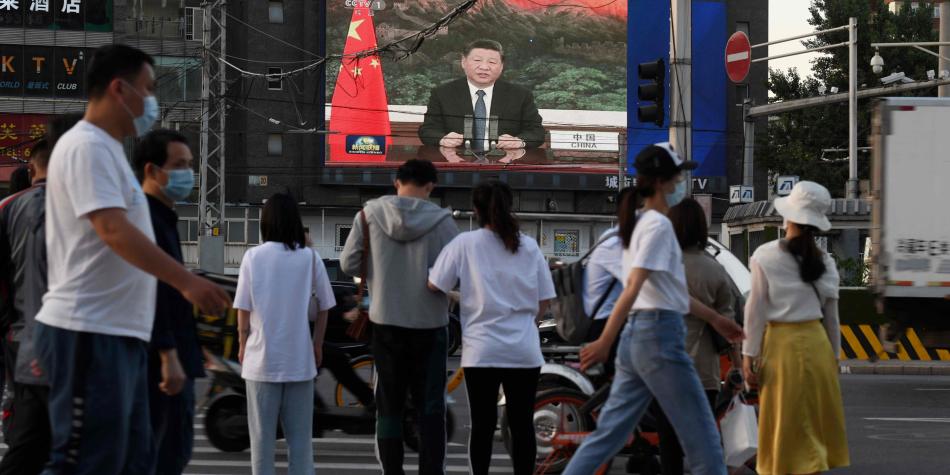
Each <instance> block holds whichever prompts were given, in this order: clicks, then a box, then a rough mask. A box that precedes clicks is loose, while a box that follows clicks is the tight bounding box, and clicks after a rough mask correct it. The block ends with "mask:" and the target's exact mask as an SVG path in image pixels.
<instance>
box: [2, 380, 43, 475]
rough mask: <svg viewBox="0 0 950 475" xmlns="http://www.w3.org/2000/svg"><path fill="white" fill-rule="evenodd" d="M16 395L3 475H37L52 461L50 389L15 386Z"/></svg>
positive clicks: (25, 385)
mask: <svg viewBox="0 0 950 475" xmlns="http://www.w3.org/2000/svg"><path fill="white" fill-rule="evenodd" d="M13 392H14V399H13V406H12V407H11V410H12V412H13V415H12V416H11V418H10V419H9V422H8V425H9V426H10V427H9V429H8V430H7V437H8V438H7V441H6V442H7V445H9V447H10V448H9V450H7V453H6V454H4V456H3V460H2V461H0V475H36V474H38V473H40V472H42V471H43V466H44V465H46V461H47V460H49V452H50V444H52V435H51V434H50V422H49V409H47V404H48V403H49V388H48V387H46V386H39V385H32V384H20V383H15V384H14V385H13Z"/></svg>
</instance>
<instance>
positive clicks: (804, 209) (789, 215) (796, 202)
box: [775, 181, 831, 231]
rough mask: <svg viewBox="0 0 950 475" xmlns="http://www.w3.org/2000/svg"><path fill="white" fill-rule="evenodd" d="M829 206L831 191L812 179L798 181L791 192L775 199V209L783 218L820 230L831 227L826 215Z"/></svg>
mask: <svg viewBox="0 0 950 475" xmlns="http://www.w3.org/2000/svg"><path fill="white" fill-rule="evenodd" d="M830 208H831V193H828V189H827V188H825V187H823V186H821V185H819V184H818V183H815V182H813V181H800V182H798V184H797V185H795V188H792V193H791V194H789V195H788V196H786V197H784V198H776V200H775V211H778V214H780V215H782V217H783V218H785V219H787V220H789V221H791V222H793V223H795V224H802V225H806V226H814V227H816V228H818V229H819V230H821V231H827V230H829V229H831V221H828V216H827V214H828V210H829V209H830Z"/></svg>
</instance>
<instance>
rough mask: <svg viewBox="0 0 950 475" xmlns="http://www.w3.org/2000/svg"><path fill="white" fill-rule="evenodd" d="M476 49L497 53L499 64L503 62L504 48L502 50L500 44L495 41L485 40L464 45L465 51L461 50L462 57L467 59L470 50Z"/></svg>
mask: <svg viewBox="0 0 950 475" xmlns="http://www.w3.org/2000/svg"><path fill="white" fill-rule="evenodd" d="M476 48H478V49H488V50H492V51H497V52H498V54H499V55H501V62H502V63H504V62H505V50H504V48H502V46H501V43H499V42H497V41H495V40H486V39H480V40H475V41H473V42H471V43H469V44H467V45H465V49H464V50H462V55H463V56H466V57H467V56H468V55H469V53H471V52H472V50H473V49H476Z"/></svg>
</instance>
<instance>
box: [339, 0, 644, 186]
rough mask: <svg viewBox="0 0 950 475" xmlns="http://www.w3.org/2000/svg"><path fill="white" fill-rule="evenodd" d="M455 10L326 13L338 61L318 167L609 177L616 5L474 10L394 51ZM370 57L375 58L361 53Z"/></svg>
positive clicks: (426, 3)
mask: <svg viewBox="0 0 950 475" xmlns="http://www.w3.org/2000/svg"><path fill="white" fill-rule="evenodd" d="M464 3H465V2H464V1H463V0H331V1H330V2H329V3H328V4H327V38H326V40H327V54H328V55H343V58H342V59H339V58H336V59H334V61H333V62H331V63H330V65H329V67H328V68H327V76H328V77H327V127H328V129H329V131H330V135H329V137H328V139H327V155H326V162H327V165H329V166H354V167H365V166H384V165H387V164H389V165H394V164H396V163H399V162H402V161H404V160H406V159H409V158H424V159H428V160H431V161H433V162H435V163H436V164H437V165H439V166H442V167H458V168H470V167H502V168H517V169H519V170H539V171H565V170H569V171H577V172H598V173H616V171H617V169H618V167H619V166H621V165H620V164H621V163H622V162H624V161H625V160H624V159H623V158H622V157H621V153H622V146H621V140H622V132H624V131H625V128H626V122H627V118H626V112H625V111H626V108H627V72H626V70H627V51H626V49H627V1H626V0H618V1H613V2H611V1H610V0H572V1H571V2H549V1H535V0H480V1H478V2H477V3H476V4H475V5H474V6H473V7H471V8H470V9H468V10H467V11H465V12H463V13H461V14H460V15H458V17H457V18H456V19H455V20H454V21H453V22H452V23H450V24H448V25H447V26H445V27H442V28H437V29H434V30H431V32H432V34H431V35H429V36H428V37H426V38H425V39H424V40H423V41H421V43H418V42H415V41H413V42H405V41H404V42H399V40H401V39H404V38H407V37H410V36H412V35H415V34H417V33H418V32H420V31H423V30H426V29H429V28H430V27H431V26H432V25H434V24H436V23H437V22H438V21H439V19H440V18H443V17H444V16H446V15H447V14H450V13H451V12H452V11H453V9H455V8H457V7H458V6H459V5H462V4H464ZM396 42H399V43H398V48H387V47H388V46H390V45H393V44H394V43H396ZM373 48H384V49H387V51H386V52H382V53H380V54H370V55H367V54H365V52H366V51H368V50H372V49H373ZM408 50H414V52H413V54H411V55H408V54H405V53H407V52H408ZM499 50H500V51H499ZM400 58H401V59H400Z"/></svg>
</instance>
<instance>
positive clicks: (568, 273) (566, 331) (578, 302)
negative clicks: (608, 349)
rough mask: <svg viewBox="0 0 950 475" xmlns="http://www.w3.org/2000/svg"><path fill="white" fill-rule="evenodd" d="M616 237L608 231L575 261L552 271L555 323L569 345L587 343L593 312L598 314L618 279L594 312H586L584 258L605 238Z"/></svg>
mask: <svg viewBox="0 0 950 475" xmlns="http://www.w3.org/2000/svg"><path fill="white" fill-rule="evenodd" d="M615 236H616V234H611V235H609V236H607V237H605V238H604V239H601V240H600V241H599V242H598V243H597V244H595V245H594V246H593V247H591V248H590V250H589V251H587V254H584V255H583V256H582V257H581V258H580V259H578V260H577V261H576V262H573V263H571V264H568V265H566V266H563V267H560V268H558V269H554V270H553V271H551V278H552V279H553V280H554V290H555V292H556V294H557V297H555V300H556V304H555V306H554V308H555V309H556V310H555V311H554V320H555V322H557V334H558V336H560V337H561V338H563V339H564V341H566V342H567V343H568V344H571V345H580V344H582V343H586V342H587V335H588V333H589V331H590V326H591V323H592V322H593V321H594V315H597V312H599V311H600V308H601V307H603V305H604V302H605V301H606V300H607V296H609V295H610V293H611V292H613V290H614V288H615V287H616V286H617V283H618V282H617V279H614V280H613V281H612V282H611V283H610V286H609V287H608V288H607V290H606V291H605V292H604V294H603V295H601V296H600V299H598V301H597V305H596V306H594V312H593V314H592V315H587V312H585V311H584V291H585V285H584V272H585V271H586V269H587V259H588V258H589V257H590V255H591V254H592V253H593V252H594V250H595V249H597V248H598V247H599V246H600V245H601V244H603V243H604V241H606V240H608V239H610V238H612V237H615Z"/></svg>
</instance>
